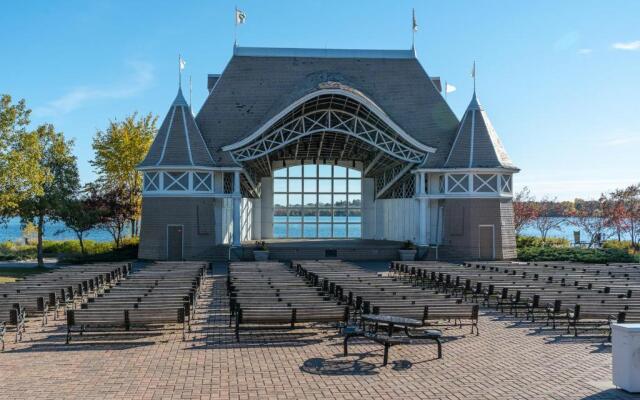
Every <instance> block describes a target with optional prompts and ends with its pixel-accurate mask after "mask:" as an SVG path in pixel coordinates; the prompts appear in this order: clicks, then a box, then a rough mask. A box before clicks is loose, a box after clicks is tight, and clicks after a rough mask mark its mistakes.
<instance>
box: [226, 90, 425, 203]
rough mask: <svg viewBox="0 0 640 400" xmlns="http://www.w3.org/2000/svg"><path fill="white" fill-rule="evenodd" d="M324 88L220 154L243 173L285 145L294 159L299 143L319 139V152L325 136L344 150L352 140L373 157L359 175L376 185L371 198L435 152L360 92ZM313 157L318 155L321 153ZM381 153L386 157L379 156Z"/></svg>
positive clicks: (385, 190)
mask: <svg viewBox="0 0 640 400" xmlns="http://www.w3.org/2000/svg"><path fill="white" fill-rule="evenodd" d="M329 86H331V87H329V88H325V89H321V90H318V91H315V92H313V93H310V94H308V95H306V96H304V97H302V98H300V99H298V100H297V101H295V102H294V103H292V104H291V105H290V106H288V107H287V108H285V109H284V110H283V111H281V112H280V113H279V114H277V115H276V116H274V117H273V118H271V120H269V121H268V122H267V123H265V124H264V125H263V126H262V127H261V128H260V129H258V130H257V131H255V132H254V133H253V134H251V135H249V136H248V137H246V138H245V139H243V140H241V141H239V142H236V143H234V144H231V145H228V146H225V147H223V150H225V151H228V152H229V153H230V155H231V157H232V158H233V159H234V160H235V161H236V162H237V163H238V164H240V165H244V166H245V170H250V169H252V167H251V165H250V164H247V163H251V162H252V161H254V160H256V161H258V160H265V159H266V160H267V163H266V164H267V165H270V162H269V157H270V154H276V153H277V152H278V151H282V150H281V149H285V148H288V146H290V145H294V144H295V146H296V151H295V153H296V154H297V148H298V147H297V146H298V145H299V143H300V141H301V140H316V139H315V138H319V139H318V143H319V147H322V143H323V140H324V138H325V134H326V133H332V134H338V135H341V136H343V137H344V138H345V139H344V140H343V141H342V142H343V143H342V145H343V146H345V149H346V146H347V143H349V138H355V139H358V140H359V141H361V142H363V144H364V143H366V144H367V145H368V146H370V148H371V149H372V150H373V151H374V154H375V153H377V155H375V156H374V157H372V159H370V160H368V161H367V162H366V164H368V165H366V168H365V169H364V175H369V176H371V177H374V178H375V180H376V197H380V196H382V195H383V194H384V192H387V191H389V189H393V190H392V191H393V192H395V191H396V188H395V187H394V184H396V183H397V182H398V180H399V179H400V178H402V177H403V176H405V175H406V173H407V172H408V171H409V170H410V169H411V168H414V167H417V166H420V165H423V164H424V162H425V160H426V159H427V156H428V154H429V153H433V152H435V149H434V148H432V147H429V146H426V145H424V144H423V143H420V142H418V141H417V140H415V139H414V138H413V137H411V136H410V135H408V134H407V133H406V132H404V130H402V128H400V127H399V126H398V125H397V124H395V123H394V122H393V121H392V120H391V119H390V118H389V117H388V116H387V115H386V114H385V113H384V112H383V111H382V109H380V108H379V107H378V106H377V105H376V104H375V103H373V102H372V101H371V100H370V99H368V98H367V97H366V96H364V95H363V94H361V93H360V92H358V91H355V90H352V89H351V90H349V89H345V88H344V87H343V86H341V85H339V86H340V87H335V85H333V84H329ZM318 143H316V144H318ZM325 145H326V144H325ZM332 146H335V142H334V143H333V145H332ZM331 148H332V152H333V147H331ZM317 153H318V156H319V155H320V153H321V151H320V150H318V151H317ZM339 154H340V157H338V158H339V159H342V155H343V154H344V150H343V151H342V152H339ZM383 154H384V155H385V156H386V157H382V155H383ZM318 158H320V157H318ZM263 165H264V163H263ZM269 168H270V167H269Z"/></svg>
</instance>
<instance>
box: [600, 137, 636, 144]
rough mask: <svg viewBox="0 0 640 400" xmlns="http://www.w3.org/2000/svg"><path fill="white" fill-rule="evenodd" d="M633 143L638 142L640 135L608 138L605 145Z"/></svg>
mask: <svg viewBox="0 0 640 400" xmlns="http://www.w3.org/2000/svg"><path fill="white" fill-rule="evenodd" d="M633 143H640V135H637V136H633V135H629V136H625V137H618V138H613V139H609V140H607V141H606V142H605V145H607V146H622V145H627V144H633Z"/></svg>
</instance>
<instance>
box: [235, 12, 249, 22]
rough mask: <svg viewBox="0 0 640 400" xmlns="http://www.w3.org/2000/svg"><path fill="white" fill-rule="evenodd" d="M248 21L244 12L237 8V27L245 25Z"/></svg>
mask: <svg viewBox="0 0 640 400" xmlns="http://www.w3.org/2000/svg"><path fill="white" fill-rule="evenodd" d="M246 19H247V14H245V13H244V11H242V10H239V9H237V8H236V25H241V24H244V22H245V21H246Z"/></svg>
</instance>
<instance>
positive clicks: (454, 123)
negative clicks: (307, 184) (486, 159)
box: [196, 48, 458, 167]
mask: <svg viewBox="0 0 640 400" xmlns="http://www.w3.org/2000/svg"><path fill="white" fill-rule="evenodd" d="M326 82H338V83H341V84H344V85H347V86H349V87H352V88H354V89H356V90H358V91H360V92H362V93H363V94H364V95H365V96H367V97H368V98H370V99H371V100H372V101H373V102H375V104H377V105H378V106H380V108H381V109H382V110H384V112H385V113H386V114H387V115H388V116H389V117H390V118H391V119H392V120H393V121H394V122H395V123H397V125H398V126H400V127H401V128H402V129H403V130H404V131H405V132H406V133H407V134H409V135H410V136H412V137H413V138H415V139H416V140H418V141H419V142H421V143H423V144H425V145H427V146H431V147H434V148H436V149H437V151H436V153H435V154H432V155H430V156H429V159H428V165H429V166H433V167H441V166H443V164H444V162H445V159H446V157H447V155H448V154H449V149H450V148H451V144H452V143H453V140H454V138H455V133H456V129H457V127H458V119H457V118H456V116H455V114H454V113H453V112H452V111H451V109H450V108H449V106H448V105H447V103H446V102H445V100H444V99H443V98H442V96H441V94H440V93H439V92H438V91H437V89H436V88H435V87H434V84H433V83H432V82H431V79H430V78H429V76H428V75H427V73H426V72H425V71H424V69H423V68H422V66H421V65H420V63H419V62H418V60H417V59H416V58H415V55H413V53H412V52H410V51H385V50H371V51H368V50H366V51H361V50H358V51H356V50H353V51H350V50H344V51H338V50H322V49H251V48H237V49H236V51H235V52H234V56H233V57H232V58H231V60H230V61H229V63H228V65H227V67H226V68H225V70H224V72H223V73H222V75H221V77H220V78H219V79H218V81H217V82H216V86H215V89H213V90H212V92H211V93H210V95H209V97H208V98H207V100H206V101H205V103H204V105H203V106H202V109H201V110H200V112H199V113H198V115H197V116H196V122H197V123H198V126H199V128H200V131H201V132H202V134H203V137H204V140H205V141H206V143H207V144H208V146H209V149H210V150H211V152H212V155H213V157H214V160H215V161H216V163H217V164H218V165H232V164H233V161H232V160H231V159H230V157H229V155H228V154H226V152H224V151H222V150H221V149H222V147H224V146H227V145H230V144H233V143H235V142H238V141H240V140H242V139H243V138H245V137H247V136H249V135H251V134H252V133H254V132H255V131H257V130H258V129H259V128H260V127H261V126H262V125H263V124H265V123H266V122H267V121H269V119H271V118H272V117H273V116H275V115H277V114H278V113H279V112H281V111H282V110H283V109H284V108H286V107H287V106H288V105H289V104H291V103H292V102H294V101H295V100H297V99H299V98H301V97H303V96H304V95H305V94H308V93H311V92H313V91H315V90H317V88H318V87H319V86H321V85H322V84H323V83H326Z"/></svg>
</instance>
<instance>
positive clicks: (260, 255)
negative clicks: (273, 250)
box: [253, 250, 269, 261]
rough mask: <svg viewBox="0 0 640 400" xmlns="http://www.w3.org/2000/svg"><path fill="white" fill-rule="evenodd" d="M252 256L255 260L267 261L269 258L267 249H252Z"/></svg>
mask: <svg viewBox="0 0 640 400" xmlns="http://www.w3.org/2000/svg"><path fill="white" fill-rule="evenodd" d="M253 258H254V259H255V260H256V261H267V260H268V259H269V250H254V251H253Z"/></svg>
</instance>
